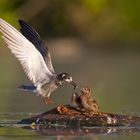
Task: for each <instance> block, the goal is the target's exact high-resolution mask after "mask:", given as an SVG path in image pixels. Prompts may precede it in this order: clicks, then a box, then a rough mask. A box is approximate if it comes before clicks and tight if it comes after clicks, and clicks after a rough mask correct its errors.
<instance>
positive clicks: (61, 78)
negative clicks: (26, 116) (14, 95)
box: [0, 18, 76, 104]
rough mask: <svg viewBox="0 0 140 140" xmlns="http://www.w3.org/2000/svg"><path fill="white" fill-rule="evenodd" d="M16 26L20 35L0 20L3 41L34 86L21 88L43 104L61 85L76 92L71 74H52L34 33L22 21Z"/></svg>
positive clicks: (48, 58) (45, 50)
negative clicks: (18, 27)
mask: <svg viewBox="0 0 140 140" xmlns="http://www.w3.org/2000/svg"><path fill="white" fill-rule="evenodd" d="M19 24H20V27H21V28H20V31H18V30H17V29H16V28H14V27H13V26H12V25H10V24H9V23H7V22H6V21H4V20H3V19H1V18H0V32H1V33H2V38H3V39H4V41H5V43H6V44H7V47H8V48H9V49H10V50H11V52H12V53H13V54H14V55H15V57H16V58H17V59H18V60H19V61H20V63H21V66H22V68H23V70H24V72H25V74H26V75H27V77H28V78H29V80H30V81H31V82H32V83H33V84H32V85H21V86H20V88H21V89H23V90H26V91H31V92H33V93H36V94H37V95H40V96H41V97H42V98H43V100H44V102H45V103H46V104H49V103H50V102H51V100H50V95H51V93H52V92H54V91H55V90H56V89H57V88H58V87H59V86H61V85H63V83H65V82H67V83H70V84H71V85H73V86H74V88H76V83H75V82H74V81H73V79H72V76H71V75H70V74H68V73H66V72H63V73H60V74H57V73H56V72H55V71H54V68H53V65H52V60H51V55H50V52H49V50H48V47H47V45H46V43H45V41H43V40H42V39H41V38H40V35H39V34H38V33H37V31H36V30H35V29H34V28H33V27H32V26H30V25H29V24H28V23H27V22H25V21H23V20H19Z"/></svg>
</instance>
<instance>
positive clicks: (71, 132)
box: [0, 112, 140, 140]
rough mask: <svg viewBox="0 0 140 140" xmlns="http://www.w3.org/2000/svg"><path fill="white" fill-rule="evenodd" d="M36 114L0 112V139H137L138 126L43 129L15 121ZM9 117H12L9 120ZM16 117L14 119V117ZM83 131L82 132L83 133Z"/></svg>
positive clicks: (138, 134) (139, 136)
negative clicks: (32, 127)
mask: <svg viewBox="0 0 140 140" xmlns="http://www.w3.org/2000/svg"><path fill="white" fill-rule="evenodd" d="M33 115H36V114H31V113H16V114H14V113H10V112H8V113H5V114H2V113H1V114H0V117H1V121H0V140H8V139H10V140H12V139H13V140H16V139H17V140H18V139H20V140H25V139H33V140H36V139H39V140H46V139H51V140H54V139H57V140H69V139H70V140H78V139H79V140H80V139H87V140H112V139H114V140H132V139H133V140H139V138H140V128H129V127H114V128H111V127H108V128H105V127H102V128H100V127H92V128H79V129H74V128H73V129H72V128H63V127H59V126H57V127H55V128H50V129H46V130H45V129H44V130H39V129H38V130H35V129H31V127H30V126H27V125H20V124H17V122H18V121H19V120H20V119H22V118H25V117H31V116H33ZM10 118H12V119H11V120H10ZM14 118H16V119H14ZM83 132H84V133H83Z"/></svg>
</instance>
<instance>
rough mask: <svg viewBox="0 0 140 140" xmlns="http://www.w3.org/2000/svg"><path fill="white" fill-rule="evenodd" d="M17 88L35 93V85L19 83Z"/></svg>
mask: <svg viewBox="0 0 140 140" xmlns="http://www.w3.org/2000/svg"><path fill="white" fill-rule="evenodd" d="M19 89H21V90H24V91H29V92H33V93H36V87H35V86H34V85H21V86H19Z"/></svg>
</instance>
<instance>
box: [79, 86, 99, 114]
mask: <svg viewBox="0 0 140 140" xmlns="http://www.w3.org/2000/svg"><path fill="white" fill-rule="evenodd" d="M80 101H81V105H82V107H83V108H84V109H86V110H88V111H92V112H94V113H98V112H99V106H98V104H97V102H96V100H94V99H93V97H92V93H91V89H90V88H87V87H85V88H82V89H81V95H80Z"/></svg>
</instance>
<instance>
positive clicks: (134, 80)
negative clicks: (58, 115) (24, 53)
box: [0, 48, 140, 140]
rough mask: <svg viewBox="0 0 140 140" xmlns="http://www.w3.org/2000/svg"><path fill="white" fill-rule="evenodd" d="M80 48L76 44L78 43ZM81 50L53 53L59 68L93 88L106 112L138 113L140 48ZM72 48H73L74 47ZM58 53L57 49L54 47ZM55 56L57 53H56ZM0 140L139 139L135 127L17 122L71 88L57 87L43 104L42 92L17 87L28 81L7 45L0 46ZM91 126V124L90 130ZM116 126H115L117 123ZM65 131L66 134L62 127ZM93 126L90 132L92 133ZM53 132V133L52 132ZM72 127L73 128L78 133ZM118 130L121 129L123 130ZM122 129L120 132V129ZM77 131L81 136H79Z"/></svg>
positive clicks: (65, 97) (60, 99) (60, 100)
mask: <svg viewBox="0 0 140 140" xmlns="http://www.w3.org/2000/svg"><path fill="white" fill-rule="evenodd" d="M77 49H78V48H77ZM92 51H93V50H91V51H89V52H86V53H85V52H84V51H83V52H81V53H80V54H79V52H80V51H79V50H78V51H77V54H74V55H73V58H72V59H71V58H70V56H71V55H70V56H68V55H64V56H63V55H62V56H61V55H60V56H61V57H59V56H57V54H54V55H53V58H54V60H55V61H54V65H55V68H56V71H58V72H65V71H66V72H69V73H71V74H72V75H73V77H74V79H75V81H76V82H78V83H79V84H81V85H88V86H89V87H91V88H92V91H93V95H94V96H95V97H96V99H97V101H98V103H99V105H100V110H101V111H105V112H113V113H121V114H133V115H140V113H139V112H140V102H139V99H140V88H139V87H140V54H139V53H113V54H112V53H95V52H92ZM74 52H76V51H74ZM57 53H58V52H57ZM54 56H55V57H54ZM0 66H1V67H0V69H1V72H0V140H1V139H2V140H8V139H10V140H11V139H14V140H16V139H20V140H22V139H34V140H35V139H39V140H41V139H42V140H46V139H52V140H53V139H58V140H60V139H61V140H63V139H74V140H78V139H92V140H112V139H116V140H117V139H118V140H132V139H133V140H139V139H140V132H139V128H137V129H136V131H135V130H134V129H133V130H132V129H130V128H127V132H125V130H123V129H122V128H121V129H119V132H116V128H106V129H105V132H104V128H103V130H102V131H103V133H97V132H99V129H100V128H88V129H86V128H85V129H84V132H86V133H82V134H79V133H80V132H83V130H82V129H81V128H79V129H76V130H73V129H70V128H69V129H64V128H55V129H50V130H43V131H40V130H33V129H28V128H27V127H25V126H23V125H17V124H16V123H17V122H18V121H20V120H21V119H23V118H28V117H31V116H33V115H36V114H40V113H43V112H46V111H47V110H49V109H51V108H53V107H55V106H56V105H60V104H68V103H70V98H71V93H72V92H73V91H72V88H71V87H69V86H66V87H65V88H64V87H61V88H60V89H59V90H58V91H57V92H55V93H54V94H53V95H52V99H53V101H54V104H53V105H51V106H46V105H44V103H43V102H42V100H41V98H38V97H36V96H35V95H32V94H29V93H24V92H23V91H19V90H17V87H18V86H19V85H20V84H23V83H28V82H29V81H28V80H27V78H26V76H25V75H24V73H23V71H22V69H21V67H20V65H19V63H18V62H17V61H16V59H15V58H14V57H13V55H11V54H10V52H9V50H7V49H5V50H1V51H0ZM92 130H95V131H94V133H93V131H92ZM117 130H118V128H117ZM65 131H66V132H68V133H67V135H64V134H63V133H62V132H65ZM90 131H92V133H90ZM100 131H101V130H100ZM50 132H51V133H50ZM74 132H77V133H76V135H75V133H74ZM121 132H122V133H121ZM123 132H124V133H123ZM80 135H81V136H80Z"/></svg>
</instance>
